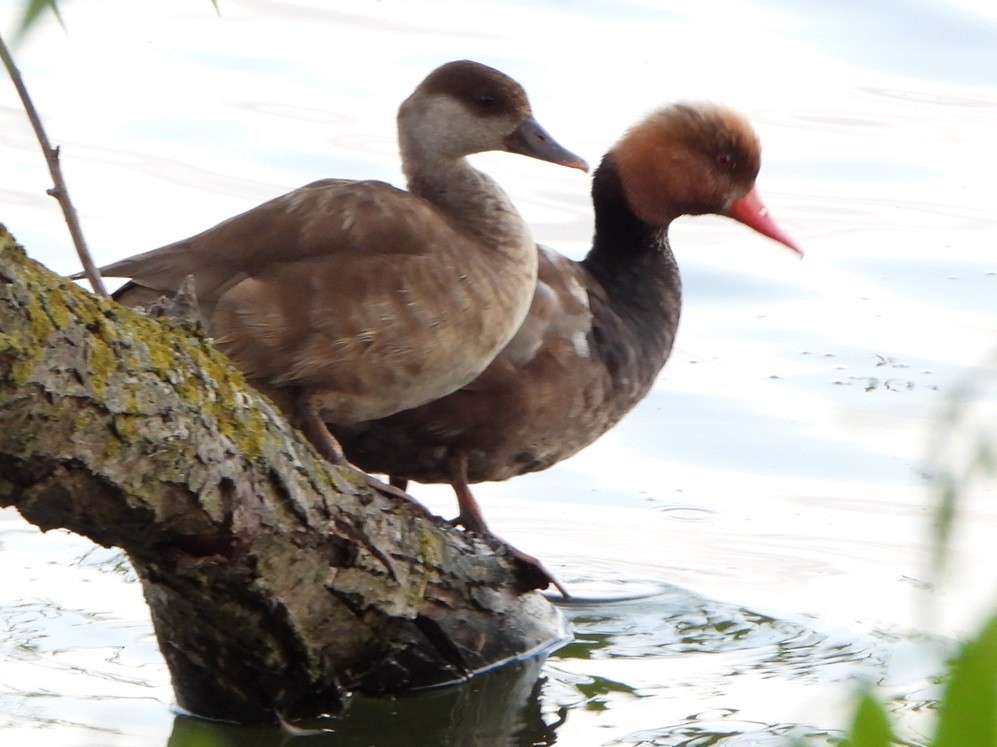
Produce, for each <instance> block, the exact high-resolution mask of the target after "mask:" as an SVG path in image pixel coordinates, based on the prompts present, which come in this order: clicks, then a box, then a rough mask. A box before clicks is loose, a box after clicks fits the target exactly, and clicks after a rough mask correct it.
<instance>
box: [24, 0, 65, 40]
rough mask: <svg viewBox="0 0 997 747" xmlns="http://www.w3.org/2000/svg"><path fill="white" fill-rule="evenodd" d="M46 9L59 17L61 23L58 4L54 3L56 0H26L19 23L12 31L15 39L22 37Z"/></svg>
mask: <svg viewBox="0 0 997 747" xmlns="http://www.w3.org/2000/svg"><path fill="white" fill-rule="evenodd" d="M46 10H51V11H52V12H53V13H54V14H55V17H56V18H57V19H59V23H60V24H62V16H60V15H59V6H58V5H57V4H56V0H28V2H27V3H26V4H25V6H24V15H23V16H21V23H20V24H18V26H17V30H16V31H15V32H14V39H15V41H19V40H21V39H23V38H24V35H25V34H26V33H27V32H28V29H30V28H31V27H32V26H34V25H35V23H36V22H37V21H38V19H39V18H40V17H41V15H42V13H44V12H45V11H46Z"/></svg>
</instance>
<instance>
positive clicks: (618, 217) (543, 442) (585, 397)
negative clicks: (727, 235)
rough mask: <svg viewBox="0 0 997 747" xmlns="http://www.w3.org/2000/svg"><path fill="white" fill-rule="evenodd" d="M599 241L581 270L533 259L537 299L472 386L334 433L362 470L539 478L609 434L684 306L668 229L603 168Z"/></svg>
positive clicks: (653, 369)
mask: <svg viewBox="0 0 997 747" xmlns="http://www.w3.org/2000/svg"><path fill="white" fill-rule="evenodd" d="M593 202H594V204H595V207H596V239H595V244H594V247H593V249H592V251H591V252H590V253H589V255H588V257H586V259H585V260H584V261H582V262H574V261H572V260H570V259H567V258H565V257H563V256H562V255H560V254H558V253H556V252H554V251H552V250H549V249H541V250H540V252H539V257H540V263H539V276H538V283H537V291H536V293H535V294H534V298H533V304H532V306H531V308H530V312H529V314H528V316H527V319H526V322H525V323H524V325H523V327H521V328H520V330H519V332H518V333H517V334H516V337H515V338H513V341H512V342H511V343H510V344H509V345H508V346H507V347H506V348H505V350H503V351H502V353H501V354H500V355H499V356H498V357H497V358H496V359H495V360H494V361H493V362H492V363H491V365H490V366H489V367H488V368H487V369H486V370H485V371H484V373H482V374H481V376H479V377H478V378H477V379H475V380H474V381H473V382H471V384H468V385H467V386H464V387H462V388H461V389H459V390H457V391H456V392H454V393H453V394H451V395H449V396H447V397H444V398H442V399H440V400H437V401H435V402H431V403H429V404H427V405H424V406H422V407H419V408H416V409H413V410H408V411H405V412H400V413H397V414H395V415H393V416H391V417H389V418H385V419H383V420H379V421H374V422H368V423H359V424H351V425H348V426H343V427H337V428H335V429H334V432H335V434H336V435H337V437H338V438H339V439H340V441H341V443H342V444H343V447H344V449H345V452H346V455H347V458H348V459H349V460H350V461H352V462H353V463H355V464H356V465H357V466H359V467H361V468H362V469H365V470H368V471H373V472H382V473H388V474H390V475H392V476H393V477H396V478H403V479H412V480H416V481H419V482H451V481H452V480H453V472H452V465H453V459H454V458H455V457H457V456H462V457H463V458H464V459H466V462H467V478H468V481H469V482H481V481H486V480H505V479H507V478H510V477H513V476H515V475H520V474H523V473H526V472H533V471H536V470H541V469H545V468H547V467H549V466H551V465H552V464H554V463H556V462H558V461H560V460H561V459H564V458H566V457H568V456H571V455H572V454H574V453H575V452H577V451H578V450H579V449H581V448H583V447H584V446H587V445H588V444H590V443H592V442H593V441H594V440H595V439H597V438H598V437H599V436H601V435H602V434H603V433H605V432H606V431H607V430H609V429H610V428H612V427H613V426H614V425H615V424H616V423H617V422H618V421H619V420H620V418H621V417H623V415H625V414H626V413H627V412H628V411H629V410H630V409H631V408H633V406H634V405H635V404H636V403H637V402H639V401H640V400H641V399H642V398H643V397H644V396H645V395H646V394H647V392H648V390H649V389H650V387H651V385H652V384H653V382H654V379H655V377H656V376H657V375H658V373H659V372H660V370H661V368H662V366H664V364H665V361H666V360H667V358H668V354H669V352H670V350H671V347H672V343H673V341H674V338H675V331H676V328H677V326H678V319H679V311H680V308H681V299H680V281H679V274H678V269H677V267H676V265H675V259H674V257H673V255H672V253H671V250H670V249H669V247H668V241H667V236H666V231H665V229H662V228H655V227H653V226H650V225H648V224H646V223H644V222H643V221H640V220H639V219H638V218H636V216H634V215H633V213H632V212H631V211H630V210H629V208H628V206H627V203H626V200H625V199H624V196H623V193H622V188H621V185H620V181H619V175H618V173H617V170H616V167H615V165H614V164H613V163H612V159H607V161H606V162H604V163H603V165H602V166H600V168H599V170H598V171H597V173H596V177H595V182H594V184H593Z"/></svg>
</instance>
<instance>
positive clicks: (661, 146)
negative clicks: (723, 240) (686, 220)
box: [613, 103, 761, 225]
mask: <svg viewBox="0 0 997 747" xmlns="http://www.w3.org/2000/svg"><path fill="white" fill-rule="evenodd" d="M613 155H614V158H615V161H616V163H617V166H618V169H619V174H620V182H621V183H622V185H623V190H624V194H625V195H626V197H627V201H628V202H629V203H630V206H631V208H632V209H633V211H634V213H635V214H636V215H637V217H639V218H641V219H642V220H644V221H646V222H648V223H651V224H655V225H667V224H668V223H669V222H670V221H672V220H674V219H675V218H677V217H678V216H680V215H701V214H703V213H725V212H726V211H727V210H728V208H729V207H730V205H731V204H733V203H734V201H736V200H737V199H739V198H741V197H743V196H744V195H746V194H747V193H748V192H749V191H751V189H752V187H753V186H754V183H755V177H756V176H757V175H758V169H759V167H760V166H761V144H760V143H759V142H758V137H757V136H756V135H755V132H754V130H753V129H752V128H751V125H750V124H749V123H748V120H747V119H745V118H744V117H743V116H741V115H740V114H738V113H737V112H735V111H733V110H731V109H727V108H725V107H722V106H717V105H715V104H705V103H698V104H687V103H682V104H673V105H671V106H668V107H666V108H664V109H661V110H659V111H656V112H654V113H653V114H651V115H649V116H648V117H646V118H645V119H644V120H642V121H641V122H640V123H638V124H637V125H636V126H634V127H633V128H632V129H631V130H630V131H629V132H627V133H626V134H625V135H624V136H623V137H622V138H621V139H620V141H619V142H618V143H617V144H616V146H615V147H614V148H613Z"/></svg>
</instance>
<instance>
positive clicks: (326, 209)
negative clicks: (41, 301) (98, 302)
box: [101, 179, 451, 304]
mask: <svg viewBox="0 0 997 747" xmlns="http://www.w3.org/2000/svg"><path fill="white" fill-rule="evenodd" d="M433 229H435V233H437V234H438V233H441V232H442V233H443V234H445V235H446V234H449V232H450V231H451V229H450V227H449V225H448V224H447V223H446V222H445V221H441V219H440V215H439V213H438V211H437V210H436V209H435V208H434V207H433V206H432V205H431V204H430V203H429V202H427V201H425V200H423V199H422V198H420V197H417V196H415V195H413V194H411V193H409V192H405V191H403V190H400V189H396V188H395V187H392V186H391V185H389V184H385V183H384V182H377V181H363V182H354V181H346V180H335V179H328V180H323V181H319V182H314V183H313V184H309V185H307V186H305V187H301V188H300V189H296V190H294V191H293V192H289V193H287V194H285V195H282V196H280V197H277V198H275V199H273V200H270V201H269V202H265V203H263V204H262V205H259V206H257V207H255V208H253V209H252V210H248V211H246V212H245V213H242V214H241V215H237V216H235V217H234V218H230V219H228V220H226V221H224V222H222V223H219V224H218V225H217V226H214V227H213V228H209V229H208V230H207V231H204V232H203V233H200V234H198V235H196V236H192V237H191V238H188V239H184V240H182V241H178V242H176V243H173V244H169V245H167V246H164V247H160V248H159V249H153V250H152V251H149V252H145V253H144V254H138V255H136V256H134V257H129V258H127V259H123V260H120V261H118V262H114V263H112V264H110V265H107V266H106V267H102V268H101V273H102V274H104V275H107V276H109V277H129V278H131V279H132V280H133V281H134V282H135V283H136V284H137V285H141V286H144V287H146V288H149V289H152V290H154V291H159V292H164V293H169V292H173V291H175V290H176V289H177V288H178V287H179V285H180V283H182V282H183V279H184V278H185V277H186V276H187V275H188V274H192V275H194V277H195V280H196V284H197V293H198V298H199V300H201V301H202V302H207V303H209V304H210V303H211V300H212V299H214V298H216V297H217V296H218V295H220V294H221V293H223V292H224V291H225V290H226V289H228V288H230V287H232V286H233V285H235V284H237V283H239V282H241V281H242V280H243V279H245V278H247V277H250V276H254V275H260V274H265V273H266V272H268V271H269V270H270V268H271V266H273V265H275V264H281V263H293V262H298V261H301V260H306V259H309V258H316V257H330V256H348V255H351V254H357V253H370V252H372V251H373V252H376V253H378V254H384V255H391V254H395V253H413V252H414V253H421V252H424V251H426V250H427V244H428V243H430V242H426V241H421V240H420V237H425V236H427V235H429V236H432V235H433V233H434V231H433Z"/></svg>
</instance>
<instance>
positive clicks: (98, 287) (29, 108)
mask: <svg viewBox="0 0 997 747" xmlns="http://www.w3.org/2000/svg"><path fill="white" fill-rule="evenodd" d="M0 57H2V58H3V64H4V66H5V67H6V68H7V72H8V73H9V74H10V79H11V80H12V81H13V82H14V87H15V88H16V89H17V93H18V95H19V96H20V97H21V103H22V104H23V105H24V111H25V112H27V115H28V119H29V120H31V126H32V127H33V128H34V130H35V135H36V136H37V138H38V143H39V144H40V145H41V146H42V153H44V154H45V161H46V162H47V163H48V170H49V173H50V174H51V175H52V181H53V182H54V184H55V186H54V187H52V189H49V190H48V193H49V194H50V195H52V196H53V197H54V198H55V199H56V200H58V201H59V206H60V207H61V208H62V213H63V215H65V216H66V225H68V226H69V234H70V236H72V237H73V244H75V246H76V251H77V253H78V254H79V255H80V262H82V263H83V272H84V273H85V274H86V276H87V280H89V281H90V285H91V286H92V287H93V289H94V292H96V293H99V294H100V295H102V296H106V295H108V293H107V290H105V288H104V281H103V280H101V277H100V271H99V270H98V269H97V265H95V264H94V261H93V258H92V257H91V256H90V252H89V250H88V249H87V244H86V241H84V240H83V229H81V228H80V220H79V217H78V216H77V215H76V208H74V207H73V202H72V200H70V199H69V191H68V190H67V189H66V181H65V179H63V178H62V167H61V166H60V165H59V149H58V148H53V147H52V145H51V144H50V143H49V139H48V136H47V135H46V134H45V128H44V127H43V126H42V121H41V118H40V117H39V116H38V112H37V111H36V110H35V105H34V104H33V103H32V102H31V97H30V96H29V95H28V89H27V88H26V87H25V86H24V80H23V79H22V78H21V73H20V72H19V71H18V69H17V66H16V65H15V64H14V58H13V57H11V56H10V51H9V50H8V49H7V45H6V44H5V43H4V40H3V36H2V35H0Z"/></svg>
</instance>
